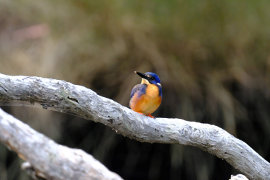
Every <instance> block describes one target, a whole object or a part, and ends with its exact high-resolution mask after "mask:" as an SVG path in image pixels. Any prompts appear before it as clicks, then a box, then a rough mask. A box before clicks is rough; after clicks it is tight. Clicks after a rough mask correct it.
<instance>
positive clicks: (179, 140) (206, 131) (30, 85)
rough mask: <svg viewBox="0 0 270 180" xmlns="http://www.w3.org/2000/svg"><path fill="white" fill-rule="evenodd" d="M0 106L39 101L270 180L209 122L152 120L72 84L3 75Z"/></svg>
mask: <svg viewBox="0 0 270 180" xmlns="http://www.w3.org/2000/svg"><path fill="white" fill-rule="evenodd" d="M0 102H1V104H2V105H7V104H9V103H12V102H16V104H22V103H24V104H25V103H27V104H33V103H38V104H40V105H41V106H42V107H43V108H46V109H51V110H55V111H59V112H66V113H71V114H74V115H76V116H80V117H82V118H85V119H89V120H93V121H95V122H100V123H102V124H105V125H107V126H109V127H111V128H113V129H114V130H115V131H116V132H117V133H120V134H122V135H124V136H127V137H129V138H132V139H136V140H138V141H141V142H150V143H175V144H183V145H191V146H195V147H198V148H200V149H202V150H204V151H207V152H209V153H211V154H213V155H216V156H217V157H219V158H222V159H224V160H226V161H227V162H228V163H230V164H231V165H232V166H233V167H235V168H236V169H238V170H240V171H241V172H242V173H243V174H245V175H246V176H247V177H248V178H250V179H270V164H269V162H267V161H266V160H265V159H263V158H262V157H261V156H260V155H259V154H258V153H256V152H255V151H254V150H253V149H252V148H251V147H249V146H248V145H247V144H246V143H244V142H243V141H241V140H239V139H237V138H235V137H234V136H232V135H231V134H229V133H228V132H226V131H225V130H223V129H221V128H219V127H217V126H214V125H209V124H202V123H197V122H189V121H185V120H182V119H176V118H174V119H168V118H155V119H153V118H149V117H146V116H143V115H140V114H138V113H136V112H133V111H132V110H130V109H128V108H126V107H124V106H122V105H120V104H118V103H116V102H114V101H112V100H110V99H107V98H104V97H102V96H99V95H97V94H96V93H95V92H93V91H92V90H90V89H87V88H85V87H83V86H79V85H73V84H71V83H68V82H65V81H61V80H55V79H48V78H40V77H28V76H7V75H3V74H0Z"/></svg>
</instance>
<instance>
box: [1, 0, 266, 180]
mask: <svg viewBox="0 0 270 180" xmlns="http://www.w3.org/2000/svg"><path fill="white" fill-rule="evenodd" d="M268 5H269V2H268V1H266V0H261V1H252V0H246V1H243V0H239V1H231V0H227V1H226V0H218V1H214V0H206V1H198V0H189V1H183V0H170V1H161V0H156V1H154V0H149V1H130V0H125V1H124V0H110V1H109V0H100V1H90V0H77V1H72V0H68V1H41V0H36V1H31V0H18V1H16V2H15V1H8V0H0V63H1V66H0V72H1V73H6V74H25V75H37V76H43V77H52V78H58V79H64V80H66V81H71V82H73V83H76V84H82V85H84V86H87V87H89V88H91V89H93V90H95V91H96V92H98V93H99V94H100V95H103V96H105V97H108V98H112V99H114V100H116V101H117V102H119V103H121V104H123V105H126V106H127V105H128V101H129V93H130V90H131V88H132V86H133V85H135V84H136V83H138V82H139V81H140V80H139V79H138V77H136V76H135V75H134V74H133V71H134V70H138V71H142V72H146V71H153V72H156V73H158V74H159V76H160V77H161V80H162V85H163V91H164V93H163V94H164V97H163V102H162V106H161V107H160V108H159V110H158V111H157V112H156V114H155V115H156V116H162V117H178V118H183V119H187V120H190V121H199V122H203V123H210V124H215V125H217V126H220V127H222V128H224V129H226V130H227V131H229V132H230V133H232V134H233V135H235V136H237V137H238V138H240V139H242V140H243V141H245V142H247V143H248V144H249V145H251V147H253V148H254V149H255V150H256V151H257V152H258V153H260V154H261V155H262V156H263V157H264V158H266V159H267V160H268V161H269V159H270V154H269V152H270V143H269V140H268V137H269V136H270V131H269V129H270V112H269V110H268V108H269V105H270V94H269V88H270V87H269V84H270V82H269V72H270V71H269V67H270V43H269V42H270V22H269V19H270V11H269V10H268ZM5 110H7V111H8V112H10V113H11V114H13V115H15V116H16V117H18V118H20V119H22V120H24V121H26V122H27V123H29V124H30V125H31V126H32V127H34V128H35V129H37V130H39V131H41V132H42V133H45V134H46V135H47V136H50V137H51V138H53V139H55V140H56V141H57V142H59V143H62V144H64V145H67V146H71V147H76V148H81V149H83V150H85V151H86V152H88V153H91V154H93V155H94V156H95V157H96V158H97V159H99V160H100V161H101V162H103V163H104V164H105V165H106V166H107V167H108V168H109V169H111V170H113V171H115V172H117V173H119V174H120V175H121V176H122V177H124V178H125V179H198V180H205V179H229V177H230V175H231V174H233V173H236V172H237V171H236V170H235V169H233V168H232V167H231V166H229V165H228V164H227V163H226V162H224V161H222V160H220V159H218V158H216V157H213V156H211V155H209V154H207V153H205V152H202V151H200V150H198V149H195V148H192V147H186V146H178V145H164V144H146V143H139V142H135V141H133V140H130V139H127V138H124V137H122V136H120V135H116V134H115V133H114V132H113V131H111V130H110V129H108V128H106V127H104V126H103V125H100V124H95V123H92V122H88V121H86V120H82V119H79V118H77V117H72V116H69V115H63V114H59V113H52V112H47V111H46V110H40V109H33V108H30V109H29V108H22V107H20V108H19V107H16V108H11V107H9V108H5ZM20 162H21V161H20V160H18V158H17V157H16V156H15V155H14V153H10V152H9V151H8V150H7V149H6V148H5V147H3V146H2V145H1V146H0V179H1V180H2V179H10V180H13V179H21V180H22V179H28V176H27V175H25V174H24V172H22V171H21V170H20V168H19V166H20Z"/></svg>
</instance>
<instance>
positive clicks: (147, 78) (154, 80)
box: [134, 71, 161, 86]
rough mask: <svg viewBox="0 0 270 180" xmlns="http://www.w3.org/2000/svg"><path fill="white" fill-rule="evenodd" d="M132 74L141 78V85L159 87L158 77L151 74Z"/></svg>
mask: <svg viewBox="0 0 270 180" xmlns="http://www.w3.org/2000/svg"><path fill="white" fill-rule="evenodd" d="M134 73H136V74H137V75H139V76H140V77H141V78H142V82H141V84H156V85H158V86H161V84H160V79H159V77H158V75H157V74H155V73H153V72H146V73H140V72H137V71H134Z"/></svg>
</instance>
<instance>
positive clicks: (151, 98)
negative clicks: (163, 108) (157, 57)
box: [129, 71, 162, 118]
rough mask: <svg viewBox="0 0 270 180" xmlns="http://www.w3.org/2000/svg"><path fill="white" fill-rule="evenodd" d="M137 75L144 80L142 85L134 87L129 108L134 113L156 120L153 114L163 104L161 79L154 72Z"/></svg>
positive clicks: (138, 73)
mask: <svg viewBox="0 0 270 180" xmlns="http://www.w3.org/2000/svg"><path fill="white" fill-rule="evenodd" d="M134 73H135V74H137V75H139V76H140V77H141V78H142V81H141V84H137V85H135V86H134V87H133V89H132V91H131V94H130V101H129V106H130V108H131V109H132V110H133V111H136V112H138V113H140V114H144V115H146V116H149V117H152V118H154V117H153V116H152V115H151V114H152V113H153V112H154V111H155V110H157V108H158V107H159V105H160V104H161V99H162V88H161V84H160V79H159V77H158V75H157V74H155V73H153V72H146V73H140V72H137V71H134Z"/></svg>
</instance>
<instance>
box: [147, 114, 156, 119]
mask: <svg viewBox="0 0 270 180" xmlns="http://www.w3.org/2000/svg"><path fill="white" fill-rule="evenodd" d="M146 116H148V117H151V118H155V116H152V115H151V114H148V115H146Z"/></svg>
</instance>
